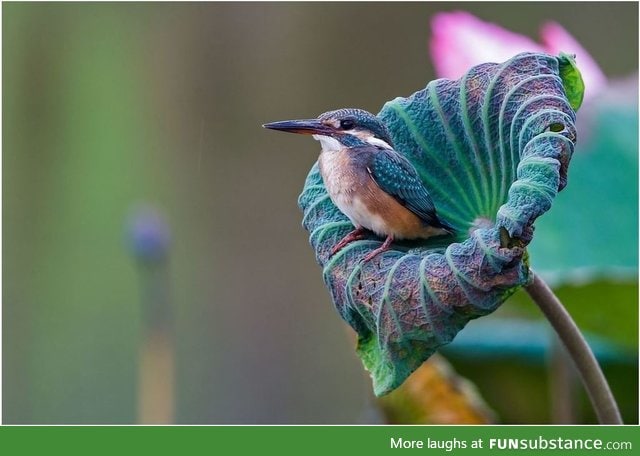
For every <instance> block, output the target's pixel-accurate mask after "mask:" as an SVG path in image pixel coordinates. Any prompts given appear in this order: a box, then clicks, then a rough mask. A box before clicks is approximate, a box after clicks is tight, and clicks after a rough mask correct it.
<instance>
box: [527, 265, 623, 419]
mask: <svg viewBox="0 0 640 456" xmlns="http://www.w3.org/2000/svg"><path fill="white" fill-rule="evenodd" d="M531 274H532V275H533V282H532V283H531V284H530V285H528V286H527V287H525V289H526V290H527V293H529V296H531V299H533V301H534V302H535V303H536V305H537V306H538V307H540V310H542V312H543V313H544V315H545V316H546V317H547V320H549V323H551V326H552V327H553V329H554V330H555V331H556V333H557V334H558V337H559V338H560V340H561V341H562V343H563V344H564V346H565V347H566V349H567V352H568V353H569V356H570V357H571V359H572V360H573V362H574V364H575V365H576V368H577V370H578V372H579V374H580V378H581V380H582V383H583V385H584V387H585V389H586V390H587V394H588V395H589V399H590V400H591V404H592V405H593V408H594V410H595V412H596V415H597V417H598V421H599V423H600V424H623V423H622V417H621V416H620V411H619V410H618V404H617V403H616V400H615V398H614V397H613V394H612V393H611V388H609V384H608V383H607V380H606V378H605V377H604V374H603V373H602V369H600V366H599V364H598V361H596V358H595V356H594V355H593V352H592V351H591V348H589V345H588V344H587V341H586V340H585V338H584V336H583V335H582V333H581V332H580V330H579V329H578V327H577V326H576V324H575V322H574V321H573V319H572V318H571V316H570V315H569V313H568V312H567V310H566V309H565V308H564V306H563V305H562V303H561V302H560V300H559V299H558V297H557V296H556V295H555V294H554V293H553V291H551V289H550V288H549V286H548V285H547V284H546V283H545V282H544V281H543V280H542V279H541V278H540V277H539V276H538V275H537V274H536V273H534V272H533V271H531Z"/></svg>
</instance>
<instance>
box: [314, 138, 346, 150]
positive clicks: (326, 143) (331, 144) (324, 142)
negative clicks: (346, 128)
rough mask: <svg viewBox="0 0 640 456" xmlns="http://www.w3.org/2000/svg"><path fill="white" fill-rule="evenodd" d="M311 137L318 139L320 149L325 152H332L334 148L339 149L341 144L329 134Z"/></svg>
mask: <svg viewBox="0 0 640 456" xmlns="http://www.w3.org/2000/svg"><path fill="white" fill-rule="evenodd" d="M313 139H315V140H317V141H320V145H321V146H322V150H323V151H325V152H332V151H336V150H340V149H341V148H342V146H341V145H340V142H338V140H337V139H334V138H332V137H331V136H324V135H313Z"/></svg>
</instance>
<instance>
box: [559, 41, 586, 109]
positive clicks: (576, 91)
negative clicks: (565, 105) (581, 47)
mask: <svg viewBox="0 0 640 456" xmlns="http://www.w3.org/2000/svg"><path fill="white" fill-rule="evenodd" d="M558 62H559V63H560V79H562V85H563V86H564V91H565V93H566V94H567V99H568V100H569V103H571V107H572V108H573V109H574V110H575V111H577V110H578V108H579V107H580V106H581V105H582V100H583V99H584V81H583V80H582V75H581V74H580V70H578V67H577V66H576V60H575V56H573V55H570V54H565V53H564V52H561V53H560V57H558Z"/></svg>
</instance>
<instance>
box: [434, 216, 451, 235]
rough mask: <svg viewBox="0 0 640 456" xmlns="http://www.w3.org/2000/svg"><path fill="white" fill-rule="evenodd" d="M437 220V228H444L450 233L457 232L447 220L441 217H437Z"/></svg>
mask: <svg viewBox="0 0 640 456" xmlns="http://www.w3.org/2000/svg"><path fill="white" fill-rule="evenodd" d="M437 220H438V225H437V226H436V227H437V228H442V229H443V230H444V231H446V232H447V233H449V234H456V230H455V228H454V227H452V226H451V225H449V224H448V223H447V222H445V221H444V220H442V219H440V218H437Z"/></svg>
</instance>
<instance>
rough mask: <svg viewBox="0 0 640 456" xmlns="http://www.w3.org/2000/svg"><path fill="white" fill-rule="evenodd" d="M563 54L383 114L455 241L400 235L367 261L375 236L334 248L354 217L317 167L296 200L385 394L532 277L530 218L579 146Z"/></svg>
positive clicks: (481, 75)
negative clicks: (411, 239)
mask: <svg viewBox="0 0 640 456" xmlns="http://www.w3.org/2000/svg"><path fill="white" fill-rule="evenodd" d="M567 59H568V57H566V56H561V57H554V56H550V55H545V54H530V53H528V54H520V55H518V56H516V57H514V58H512V59H511V60H509V61H507V62H505V63H503V64H493V63H487V64H483V65H479V66H477V67H474V68H472V69H471V70H470V71H469V72H468V73H467V74H466V75H465V76H464V77H463V78H461V79H460V80H457V81H451V80H447V79H439V80H436V81H432V82H431V83H429V84H428V85H427V87H426V88H425V89H423V90H421V91H419V92H416V93H415V94H413V95H411V96H410V97H408V98H397V99H395V100H393V101H391V102H388V103H387V104H385V106H384V107H383V109H382V111H381V112H380V113H379V116H380V117H381V118H382V119H383V120H384V121H385V122H386V123H387V126H388V127H389V129H390V131H391V135H392V139H393V142H394V145H395V147H396V150H397V151H399V152H400V153H402V154H404V155H405V156H406V157H407V158H408V159H409V160H410V161H411V162H412V163H413V164H414V165H415V166H416V168H417V169H418V171H419V173H420V176H421V178H422V179H423V181H424V182H425V184H426V186H427V188H428V189H429V191H430V193H431V195H432V197H433V201H434V203H435V206H436V208H437V210H438V214H439V215H440V216H441V217H442V218H443V219H444V220H446V221H448V222H449V223H450V224H451V225H453V226H454V227H455V228H456V230H457V231H458V233H459V235H458V237H457V239H455V241H456V242H451V240H449V244H448V245H447V243H445V242H444V241H443V240H442V239H440V240H433V239H431V240H426V241H421V242H412V243H396V244H394V249H392V250H390V251H388V252H385V253H383V254H381V255H378V256H376V257H375V258H374V259H373V260H371V261H369V262H362V258H363V257H364V256H365V255H366V254H367V253H368V252H370V251H371V250H372V249H374V248H377V247H379V246H380V242H381V240H380V239H377V238H375V237H374V236H372V237H371V238H370V239H367V240H362V241H357V242H353V243H351V244H349V245H348V246H347V247H345V248H344V249H342V250H341V251H340V252H338V253H337V254H336V255H334V256H333V257H330V251H331V249H332V247H333V246H334V245H335V244H336V243H337V242H339V241H340V239H342V237H343V236H345V235H346V234H347V233H348V232H349V231H350V230H352V229H353V227H352V225H351V224H350V222H349V220H348V219H347V217H346V216H344V215H343V214H342V213H341V212H340V211H339V210H338V209H337V207H336V206H335V205H334V204H333V203H332V202H331V200H330V199H329V196H328V194H327V192H326V190H325V187H324V185H323V183H322V178H321V177H320V175H319V172H318V169H317V165H316V166H314V167H313V168H312V170H311V172H310V174H309V176H308V178H307V181H306V183H305V187H304V191H303V193H302V195H301V196H300V201H299V203H300V207H301V208H302V210H303V211H304V221H303V224H304V226H305V228H306V229H307V230H308V231H309V232H310V240H311V244H312V246H313V248H314V249H315V252H316V257H317V259H318V262H319V263H320V264H321V266H322V267H323V274H324V280H325V283H326V284H327V286H328V288H329V290H330V292H331V296H332V299H333V302H334V304H335V306H336V309H337V310H338V312H339V313H340V315H341V316H342V318H343V319H344V320H345V321H347V322H348V323H349V324H350V325H351V326H352V327H353V328H354V329H355V330H356V331H357V333H358V348H357V350H358V354H359V356H360V357H361V359H362V361H363V363H364V365H365V367H366V368H367V369H368V370H369V371H370V373H371V376H372V378H373V382H374V391H375V393H376V394H377V395H381V394H385V393H387V392H389V391H391V390H393V389H394V388H396V387H397V386H399V385H400V384H401V383H402V382H403V381H404V380H405V379H406V377H407V376H408V375H410V374H411V372H413V371H414V370H415V369H416V368H418V367H419V366H420V364H422V362H423V361H424V360H426V359H427V358H428V357H429V356H431V354H433V352H434V351H435V350H436V349H437V348H438V347H440V346H442V345H444V344H447V343H449V342H450V341H451V340H452V339H453V338H454V337H455V335H456V334H457V333H458V331H460V330H461V329H462V328H463V327H464V326H465V324H466V323H467V322H468V321H469V320H471V319H473V318H477V317H479V316H482V315H486V314H488V313H490V312H492V311H494V310H495V309H496V308H497V307H498V306H499V305H500V304H501V303H502V302H503V301H504V300H505V299H506V298H507V297H508V296H509V295H511V294H512V293H513V292H514V291H515V290H516V289H517V287H519V286H521V285H523V284H526V283H527V281H528V280H529V274H528V267H527V265H526V262H525V258H526V255H525V252H526V250H525V248H526V245H527V244H528V243H529V241H530V240H531V238H532V234H533V223H534V221H535V220H536V218H537V217H539V216H540V215H541V214H543V213H544V212H546V211H547V210H548V209H549V208H550V207H551V203H552V201H553V199H554V197H555V196H556V193H557V192H558V191H559V190H561V189H562V188H563V187H564V186H565V185H566V180H567V166H568V163H569V160H570V158H571V154H572V153H573V147H574V141H575V128H574V121H575V113H574V111H573V109H572V108H571V106H570V104H569V102H568V100H567V96H566V94H565V89H564V87H563V79H561V75H560V67H561V66H562V67H563V68H566V67H567V65H566V64H567ZM571 76H572V77H574V76H575V74H573V73H572V74H571ZM505 230H506V231H505ZM506 233H508V236H506ZM501 243H502V245H501Z"/></svg>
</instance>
